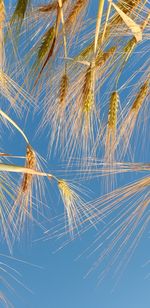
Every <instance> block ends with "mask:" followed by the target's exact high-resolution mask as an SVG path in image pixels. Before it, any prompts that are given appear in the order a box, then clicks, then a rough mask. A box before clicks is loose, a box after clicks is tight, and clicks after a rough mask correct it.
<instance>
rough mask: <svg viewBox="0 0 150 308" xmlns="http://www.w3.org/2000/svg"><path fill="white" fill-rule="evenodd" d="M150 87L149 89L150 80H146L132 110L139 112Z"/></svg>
mask: <svg viewBox="0 0 150 308" xmlns="http://www.w3.org/2000/svg"><path fill="white" fill-rule="evenodd" d="M148 89H149V80H148V81H146V82H145V83H144V84H143V86H142V87H141V89H140V91H139V93H138V95H137V97H136V99H135V101H134V103H133V105H132V107H131V112H132V111H135V112H138V111H139V109H140V108H141V106H142V104H143V102H144V99H145V97H146V95H147V93H148Z"/></svg>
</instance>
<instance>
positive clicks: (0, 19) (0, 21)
mask: <svg viewBox="0 0 150 308" xmlns="http://www.w3.org/2000/svg"><path fill="white" fill-rule="evenodd" d="M4 23H5V6H4V2H3V0H1V1H0V70H3V68H4V58H5V55H4V53H5V52H4V33H3V28H4Z"/></svg>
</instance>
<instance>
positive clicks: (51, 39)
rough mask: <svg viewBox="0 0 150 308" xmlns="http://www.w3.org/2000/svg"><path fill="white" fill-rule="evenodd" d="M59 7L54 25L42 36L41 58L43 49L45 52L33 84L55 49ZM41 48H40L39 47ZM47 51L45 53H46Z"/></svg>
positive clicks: (59, 16) (59, 19)
mask: <svg viewBox="0 0 150 308" xmlns="http://www.w3.org/2000/svg"><path fill="white" fill-rule="evenodd" d="M60 13H61V9H60V7H58V9H57V15H56V21H55V23H54V26H53V27H51V28H50V29H49V33H46V36H45V37H44V41H43V44H42V53H40V56H42V58H43V51H44V54H45V57H44V58H43V63H42V65H41V68H40V71H39V73H38V77H37V78H36V80H35V84H34V85H36V84H37V82H38V80H39V79H40V77H41V75H42V73H43V71H44V69H45V67H46V66H47V65H48V63H49V61H50V59H51V57H52V55H53V52H54V49H55V45H56V40H57V36H58V32H59V25H60V21H61V14H60ZM40 50H41V48H40ZM46 51H47V53H46Z"/></svg>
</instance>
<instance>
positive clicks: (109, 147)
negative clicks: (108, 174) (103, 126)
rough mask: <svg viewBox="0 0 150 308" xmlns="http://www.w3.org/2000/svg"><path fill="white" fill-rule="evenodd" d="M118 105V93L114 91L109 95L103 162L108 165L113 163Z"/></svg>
mask: <svg viewBox="0 0 150 308" xmlns="http://www.w3.org/2000/svg"><path fill="white" fill-rule="evenodd" d="M118 104H119V95H118V92H117V91H115V92H113V93H112V94H111V97H110V104H109V113H108V122H107V130H106V140H105V161H106V162H109V163H110V162H113V161H114V152H115V142H116V127H117V111H118Z"/></svg>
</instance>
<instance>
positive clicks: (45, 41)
mask: <svg viewBox="0 0 150 308" xmlns="http://www.w3.org/2000/svg"><path fill="white" fill-rule="evenodd" d="M54 35H55V26H52V27H51V28H50V29H48V30H47V32H46V33H45V34H44V35H43V37H42V42H41V45H40V48H39V51H38V56H37V58H38V61H40V62H41V61H42V60H43V59H44V57H45V56H46V54H47V52H48V50H49V47H50V43H51V42H52V41H53V39H54Z"/></svg>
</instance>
